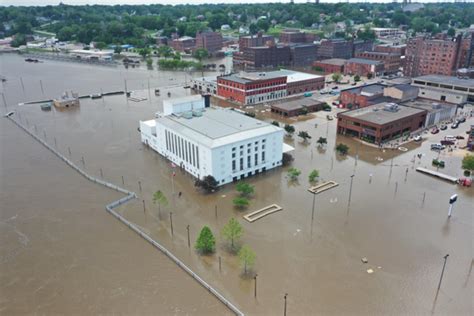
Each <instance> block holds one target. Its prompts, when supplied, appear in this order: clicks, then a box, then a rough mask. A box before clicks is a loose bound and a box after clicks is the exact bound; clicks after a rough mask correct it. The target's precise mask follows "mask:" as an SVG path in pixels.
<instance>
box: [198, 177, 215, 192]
mask: <svg viewBox="0 0 474 316" xmlns="http://www.w3.org/2000/svg"><path fill="white" fill-rule="evenodd" d="M217 185H218V183H217V180H216V179H215V178H214V177H213V176H211V175H208V176H205V177H204V178H203V179H202V180H201V179H198V180H196V182H195V183H194V186H196V187H199V188H201V189H203V190H204V191H206V192H207V193H211V192H214V191H216V190H217Z"/></svg>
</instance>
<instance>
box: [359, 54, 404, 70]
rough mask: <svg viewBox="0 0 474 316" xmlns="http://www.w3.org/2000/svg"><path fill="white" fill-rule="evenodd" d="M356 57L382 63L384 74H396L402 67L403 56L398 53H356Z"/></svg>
mask: <svg viewBox="0 0 474 316" xmlns="http://www.w3.org/2000/svg"><path fill="white" fill-rule="evenodd" d="M355 57H357V58H364V59H370V60H376V61H380V62H382V63H383V64H384V69H383V72H384V73H396V72H398V71H399V70H400V68H401V67H402V56H401V55H400V54H396V53H386V52H371V51H364V52H359V53H356V54H355Z"/></svg>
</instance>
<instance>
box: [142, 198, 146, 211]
mask: <svg viewBox="0 0 474 316" xmlns="http://www.w3.org/2000/svg"><path fill="white" fill-rule="evenodd" d="M142 202H143V213H145V200H142Z"/></svg>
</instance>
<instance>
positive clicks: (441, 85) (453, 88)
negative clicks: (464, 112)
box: [412, 75, 474, 104]
mask: <svg viewBox="0 0 474 316" xmlns="http://www.w3.org/2000/svg"><path fill="white" fill-rule="evenodd" d="M412 85H413V86H415V87H418V89H419V93H418V96H419V97H421V98H426V99H430V100H437V101H442V102H449V103H454V104H459V103H464V102H474V79H460V78H456V77H450V76H441V75H426V76H421V77H416V78H413V79H412Z"/></svg>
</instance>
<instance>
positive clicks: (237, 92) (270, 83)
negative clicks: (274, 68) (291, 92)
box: [217, 73, 286, 105]
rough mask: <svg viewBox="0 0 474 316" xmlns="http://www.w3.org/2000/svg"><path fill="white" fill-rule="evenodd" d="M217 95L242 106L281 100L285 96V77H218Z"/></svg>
mask: <svg viewBox="0 0 474 316" xmlns="http://www.w3.org/2000/svg"><path fill="white" fill-rule="evenodd" d="M217 95H219V96H221V97H224V98H226V99H230V100H232V101H236V102H238V103H241V104H244V105H247V104H256V103H262V102H265V101H271V100H277V99H281V98H282V97H285V96H286V75H284V74H280V73H246V74H241V75H237V74H231V75H225V76H219V77H217Z"/></svg>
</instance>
